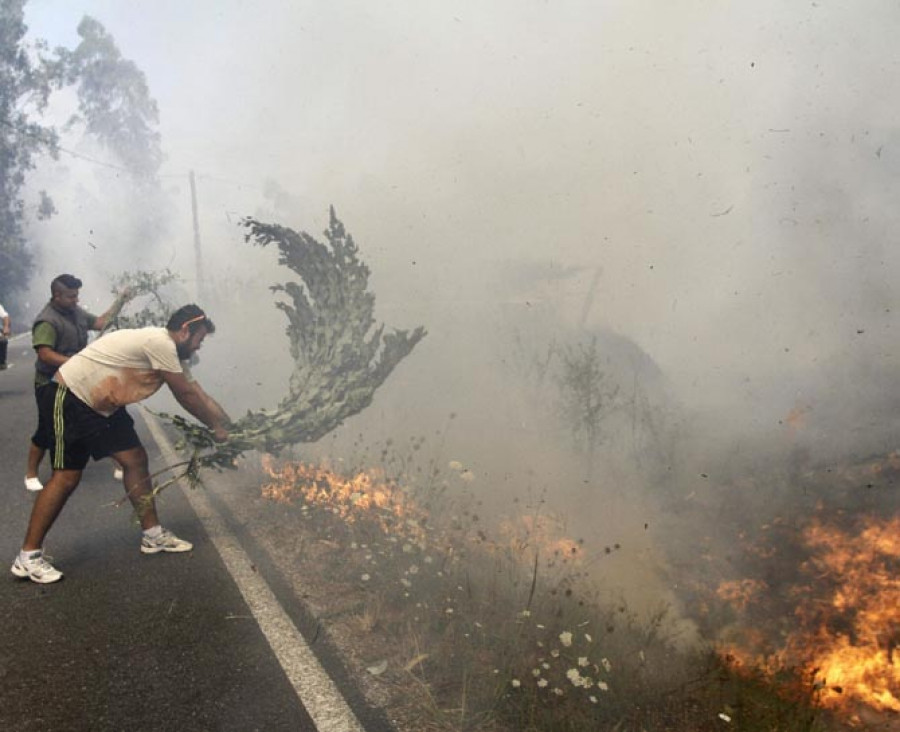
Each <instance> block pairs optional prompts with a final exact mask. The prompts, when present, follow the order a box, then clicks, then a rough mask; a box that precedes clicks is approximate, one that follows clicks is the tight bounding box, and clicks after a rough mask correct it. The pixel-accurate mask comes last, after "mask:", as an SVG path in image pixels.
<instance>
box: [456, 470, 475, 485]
mask: <svg viewBox="0 0 900 732" xmlns="http://www.w3.org/2000/svg"><path fill="white" fill-rule="evenodd" d="M459 477H460V480H464V481H466V483H471V482H472V481H473V480H475V473H473V472H472V471H471V470H469V469H468V468H466V469H465V470H463V471H462V472H461V473H460V474H459Z"/></svg>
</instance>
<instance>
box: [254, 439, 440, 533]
mask: <svg viewBox="0 0 900 732" xmlns="http://www.w3.org/2000/svg"><path fill="white" fill-rule="evenodd" d="M263 470H264V471H265V472H266V474H267V475H268V476H269V477H270V478H271V479H272V481H271V482H270V483H267V484H265V485H263V486H262V495H263V497H264V498H268V499H269V500H272V501H278V502H282V503H290V502H293V501H294V500H295V499H299V500H301V501H303V503H304V504H305V505H308V506H314V507H317V508H327V509H328V510H330V511H331V513H333V514H334V515H335V516H337V517H338V518H339V519H341V520H342V521H344V522H345V523H348V524H353V523H356V522H358V521H360V520H362V519H363V518H365V519H367V520H369V521H374V522H375V523H376V524H377V525H378V527H379V528H380V529H381V530H382V531H383V532H384V533H385V534H391V535H394V536H402V537H403V538H405V539H407V540H410V541H415V542H417V543H422V542H424V540H425V528H424V527H425V525H426V523H427V520H428V514H427V512H426V511H424V510H423V509H421V508H419V507H418V506H417V505H416V503H415V502H414V501H413V500H412V499H411V498H410V497H409V496H408V495H407V493H406V492H405V491H404V490H403V489H402V488H401V487H400V486H398V485H396V484H395V483H393V482H391V481H389V480H387V479H386V478H385V477H384V474H383V473H382V472H381V471H378V470H375V469H372V470H364V471H360V472H358V473H356V474H355V475H352V476H343V475H340V474H338V473H335V472H334V471H332V470H330V469H329V468H328V467H326V466H322V465H308V464H306V463H300V462H286V463H284V464H282V465H281V466H280V467H276V466H275V462H274V461H273V460H272V459H271V458H270V457H268V456H264V457H263Z"/></svg>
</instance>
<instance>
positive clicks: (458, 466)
mask: <svg viewBox="0 0 900 732" xmlns="http://www.w3.org/2000/svg"><path fill="white" fill-rule="evenodd" d="M447 467H448V468H450V470H455V471H456V472H461V471H462V469H463V464H462V463H461V462H459V460H451V461H450V462H449V463H447Z"/></svg>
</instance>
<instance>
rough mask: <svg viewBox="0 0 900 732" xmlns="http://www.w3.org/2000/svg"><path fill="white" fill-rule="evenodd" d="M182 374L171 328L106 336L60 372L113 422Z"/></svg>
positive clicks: (87, 402) (97, 409)
mask: <svg viewBox="0 0 900 732" xmlns="http://www.w3.org/2000/svg"><path fill="white" fill-rule="evenodd" d="M163 371H169V372H172V373H182V372H183V371H184V369H183V368H182V366H181V363H180V362H179V360H178V352H177V350H176V349H175V341H173V340H172V337H171V336H170V335H169V331H167V330H166V329H165V328H153V327H151V328H132V329H123V330H116V331H113V332H112V333H107V334H106V335H103V336H100V338H98V339H97V340H95V341H94V342H93V343H91V344H90V345H88V346H87V347H86V348H84V349H83V350H81V351H79V352H78V353H76V354H75V355H74V356H72V358H70V359H69V360H68V361H66V362H65V363H64V364H63V365H62V366H60V368H59V374H60V375H61V376H62V381H63V382H64V383H65V385H66V386H67V387H68V388H69V389H70V390H71V391H72V393H73V394H74V395H75V396H77V397H78V398H79V399H81V401H83V402H84V403H85V404H87V405H88V406H89V407H91V408H92V409H93V410H94V411H96V412H99V413H100V414H102V415H104V416H106V417H108V416H109V415H111V414H112V413H113V412H114V411H116V409H118V408H119V407H124V406H125V405H126V404H134V403H135V402H139V401H141V400H142V399H146V398H147V397H149V396H151V395H152V394H155V393H156V392H157V391H158V390H159V388H160V387H161V386H162V385H163V377H162V372H163Z"/></svg>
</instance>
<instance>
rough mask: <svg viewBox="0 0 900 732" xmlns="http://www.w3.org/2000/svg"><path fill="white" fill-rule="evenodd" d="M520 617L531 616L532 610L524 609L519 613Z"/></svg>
mask: <svg viewBox="0 0 900 732" xmlns="http://www.w3.org/2000/svg"><path fill="white" fill-rule="evenodd" d="M519 617H520V618H530V617H531V610H523V611H522V612H520V613H519Z"/></svg>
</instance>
